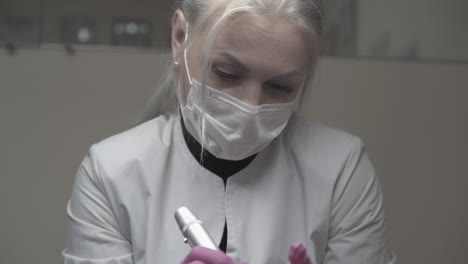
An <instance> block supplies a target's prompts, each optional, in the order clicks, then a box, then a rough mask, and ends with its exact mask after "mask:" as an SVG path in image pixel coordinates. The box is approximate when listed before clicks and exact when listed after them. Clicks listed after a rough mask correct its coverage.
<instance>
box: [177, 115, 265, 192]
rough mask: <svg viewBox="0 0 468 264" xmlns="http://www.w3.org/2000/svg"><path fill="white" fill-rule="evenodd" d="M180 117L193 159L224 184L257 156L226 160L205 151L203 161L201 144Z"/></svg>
mask: <svg viewBox="0 0 468 264" xmlns="http://www.w3.org/2000/svg"><path fill="white" fill-rule="evenodd" d="M180 117H181V118H180V120H181V121H180V123H181V125H182V132H183V135H184V139H185V143H187V147H188V148H189V150H190V152H191V153H192V155H193V157H194V158H195V159H196V160H197V161H198V163H200V165H202V166H203V167H204V168H205V169H207V170H209V171H211V172H212V173H214V174H216V175H218V176H219V177H221V178H222V179H223V180H224V183H226V181H227V179H228V178H229V177H230V176H232V175H234V174H236V173H237V172H239V171H241V170H242V169H244V168H245V167H247V166H248V165H249V164H250V162H252V161H253V159H254V158H255V156H256V155H257V154H254V155H252V156H250V157H248V158H245V159H243V160H225V159H219V158H217V157H215V156H214V155H213V154H211V153H210V152H208V151H207V150H205V149H204V150H203V159H201V144H200V143H199V142H198V141H197V140H196V139H195V138H194V137H193V136H192V135H191V134H190V133H189V132H188V130H187V128H186V127H185V123H184V119H183V117H182V115H180Z"/></svg>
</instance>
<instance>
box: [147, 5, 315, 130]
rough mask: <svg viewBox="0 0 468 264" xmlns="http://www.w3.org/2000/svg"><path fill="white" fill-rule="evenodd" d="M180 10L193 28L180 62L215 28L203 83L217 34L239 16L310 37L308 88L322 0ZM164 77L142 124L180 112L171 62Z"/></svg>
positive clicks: (205, 55) (207, 49)
mask: <svg viewBox="0 0 468 264" xmlns="http://www.w3.org/2000/svg"><path fill="white" fill-rule="evenodd" d="M178 9H180V10H181V11H182V12H183V13H184V14H185V17H186V19H187V21H188V23H189V26H190V28H191V34H189V36H188V39H187V40H186V41H185V45H184V46H183V47H181V48H180V50H179V51H177V54H178V56H179V57H178V58H177V59H180V56H182V55H183V50H184V49H185V47H186V46H187V45H189V44H190V42H191V37H192V36H194V35H198V33H199V32H201V31H202V30H206V27H207V26H208V25H212V26H211V29H210V30H209V31H208V35H207V38H206V43H205V48H204V51H203V54H202V61H201V62H200V63H201V65H202V69H203V70H202V76H203V78H202V80H204V79H205V78H206V76H207V74H208V72H209V70H208V69H209V68H210V66H211V65H210V64H211V62H210V53H211V50H212V47H213V44H214V41H215V39H216V36H217V34H218V32H219V31H220V30H221V29H222V27H223V26H224V25H225V23H226V21H227V20H228V19H229V18H231V17H232V16H234V15H236V14H240V13H245V14H253V15H258V16H268V17H274V18H281V19H287V20H289V21H291V22H293V23H296V24H297V25H298V26H299V27H300V28H301V29H303V31H304V32H305V34H308V37H310V39H311V40H312V41H313V43H312V45H311V49H313V50H312V54H313V57H312V60H311V65H310V67H309V74H308V75H307V76H306V80H305V83H304V87H307V86H308V84H309V82H310V80H311V79H312V76H313V73H314V71H315V67H316V61H317V56H318V53H319V47H320V45H319V44H320V38H321V35H322V29H323V20H324V18H323V11H322V7H321V3H320V0H176V1H175V10H178ZM177 61H180V60H177ZM163 76H164V77H163V79H162V80H161V84H160V86H159V87H158V88H157V89H156V90H155V92H154V93H153V95H152V96H151V97H150V99H149V101H148V105H147V108H146V111H145V113H144V116H143V118H142V120H141V122H144V121H147V120H150V119H153V118H155V117H157V116H160V115H162V114H166V113H172V112H175V111H177V109H178V104H179V101H178V97H177V88H178V85H179V84H178V76H177V74H176V71H175V69H174V67H173V65H172V61H171V63H170V65H168V66H167V67H166V72H165V74H164V75H163ZM203 83H204V82H203ZM203 90H205V89H203ZM302 90H304V89H302Z"/></svg>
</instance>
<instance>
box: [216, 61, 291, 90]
mask: <svg viewBox="0 0 468 264" xmlns="http://www.w3.org/2000/svg"><path fill="white" fill-rule="evenodd" d="M211 71H212V72H213V73H214V74H216V75H217V76H218V77H220V78H224V79H228V80H238V79H240V76H238V75H235V74H231V73H227V72H225V71H222V70H220V69H219V68H218V67H216V66H212V69H211ZM266 85H267V86H269V87H272V88H273V89H276V90H279V91H281V92H284V93H290V92H292V91H293V89H291V88H289V87H288V86H281V85H276V84H271V83H269V84H266Z"/></svg>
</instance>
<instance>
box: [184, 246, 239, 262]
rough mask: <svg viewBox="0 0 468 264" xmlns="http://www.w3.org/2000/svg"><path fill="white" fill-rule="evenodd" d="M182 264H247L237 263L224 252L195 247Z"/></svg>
mask: <svg viewBox="0 0 468 264" xmlns="http://www.w3.org/2000/svg"><path fill="white" fill-rule="evenodd" d="M180 264H247V263H237V262H235V261H234V260H232V259H231V258H230V257H228V256H227V255H226V254H224V252H222V251H219V250H212V249H209V248H205V247H194V248H193V249H192V251H190V253H189V254H188V255H187V257H186V258H185V259H184V261H182V262H181V263H180Z"/></svg>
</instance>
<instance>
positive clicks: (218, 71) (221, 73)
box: [212, 66, 239, 80]
mask: <svg viewBox="0 0 468 264" xmlns="http://www.w3.org/2000/svg"><path fill="white" fill-rule="evenodd" d="M212 71H213V72H214V73H215V74H216V75H218V76H219V77H221V78H226V79H233V80H234V79H239V76H238V75H235V74H232V73H229V72H225V71H223V70H221V69H219V68H218V67H216V66H213V67H212Z"/></svg>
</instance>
